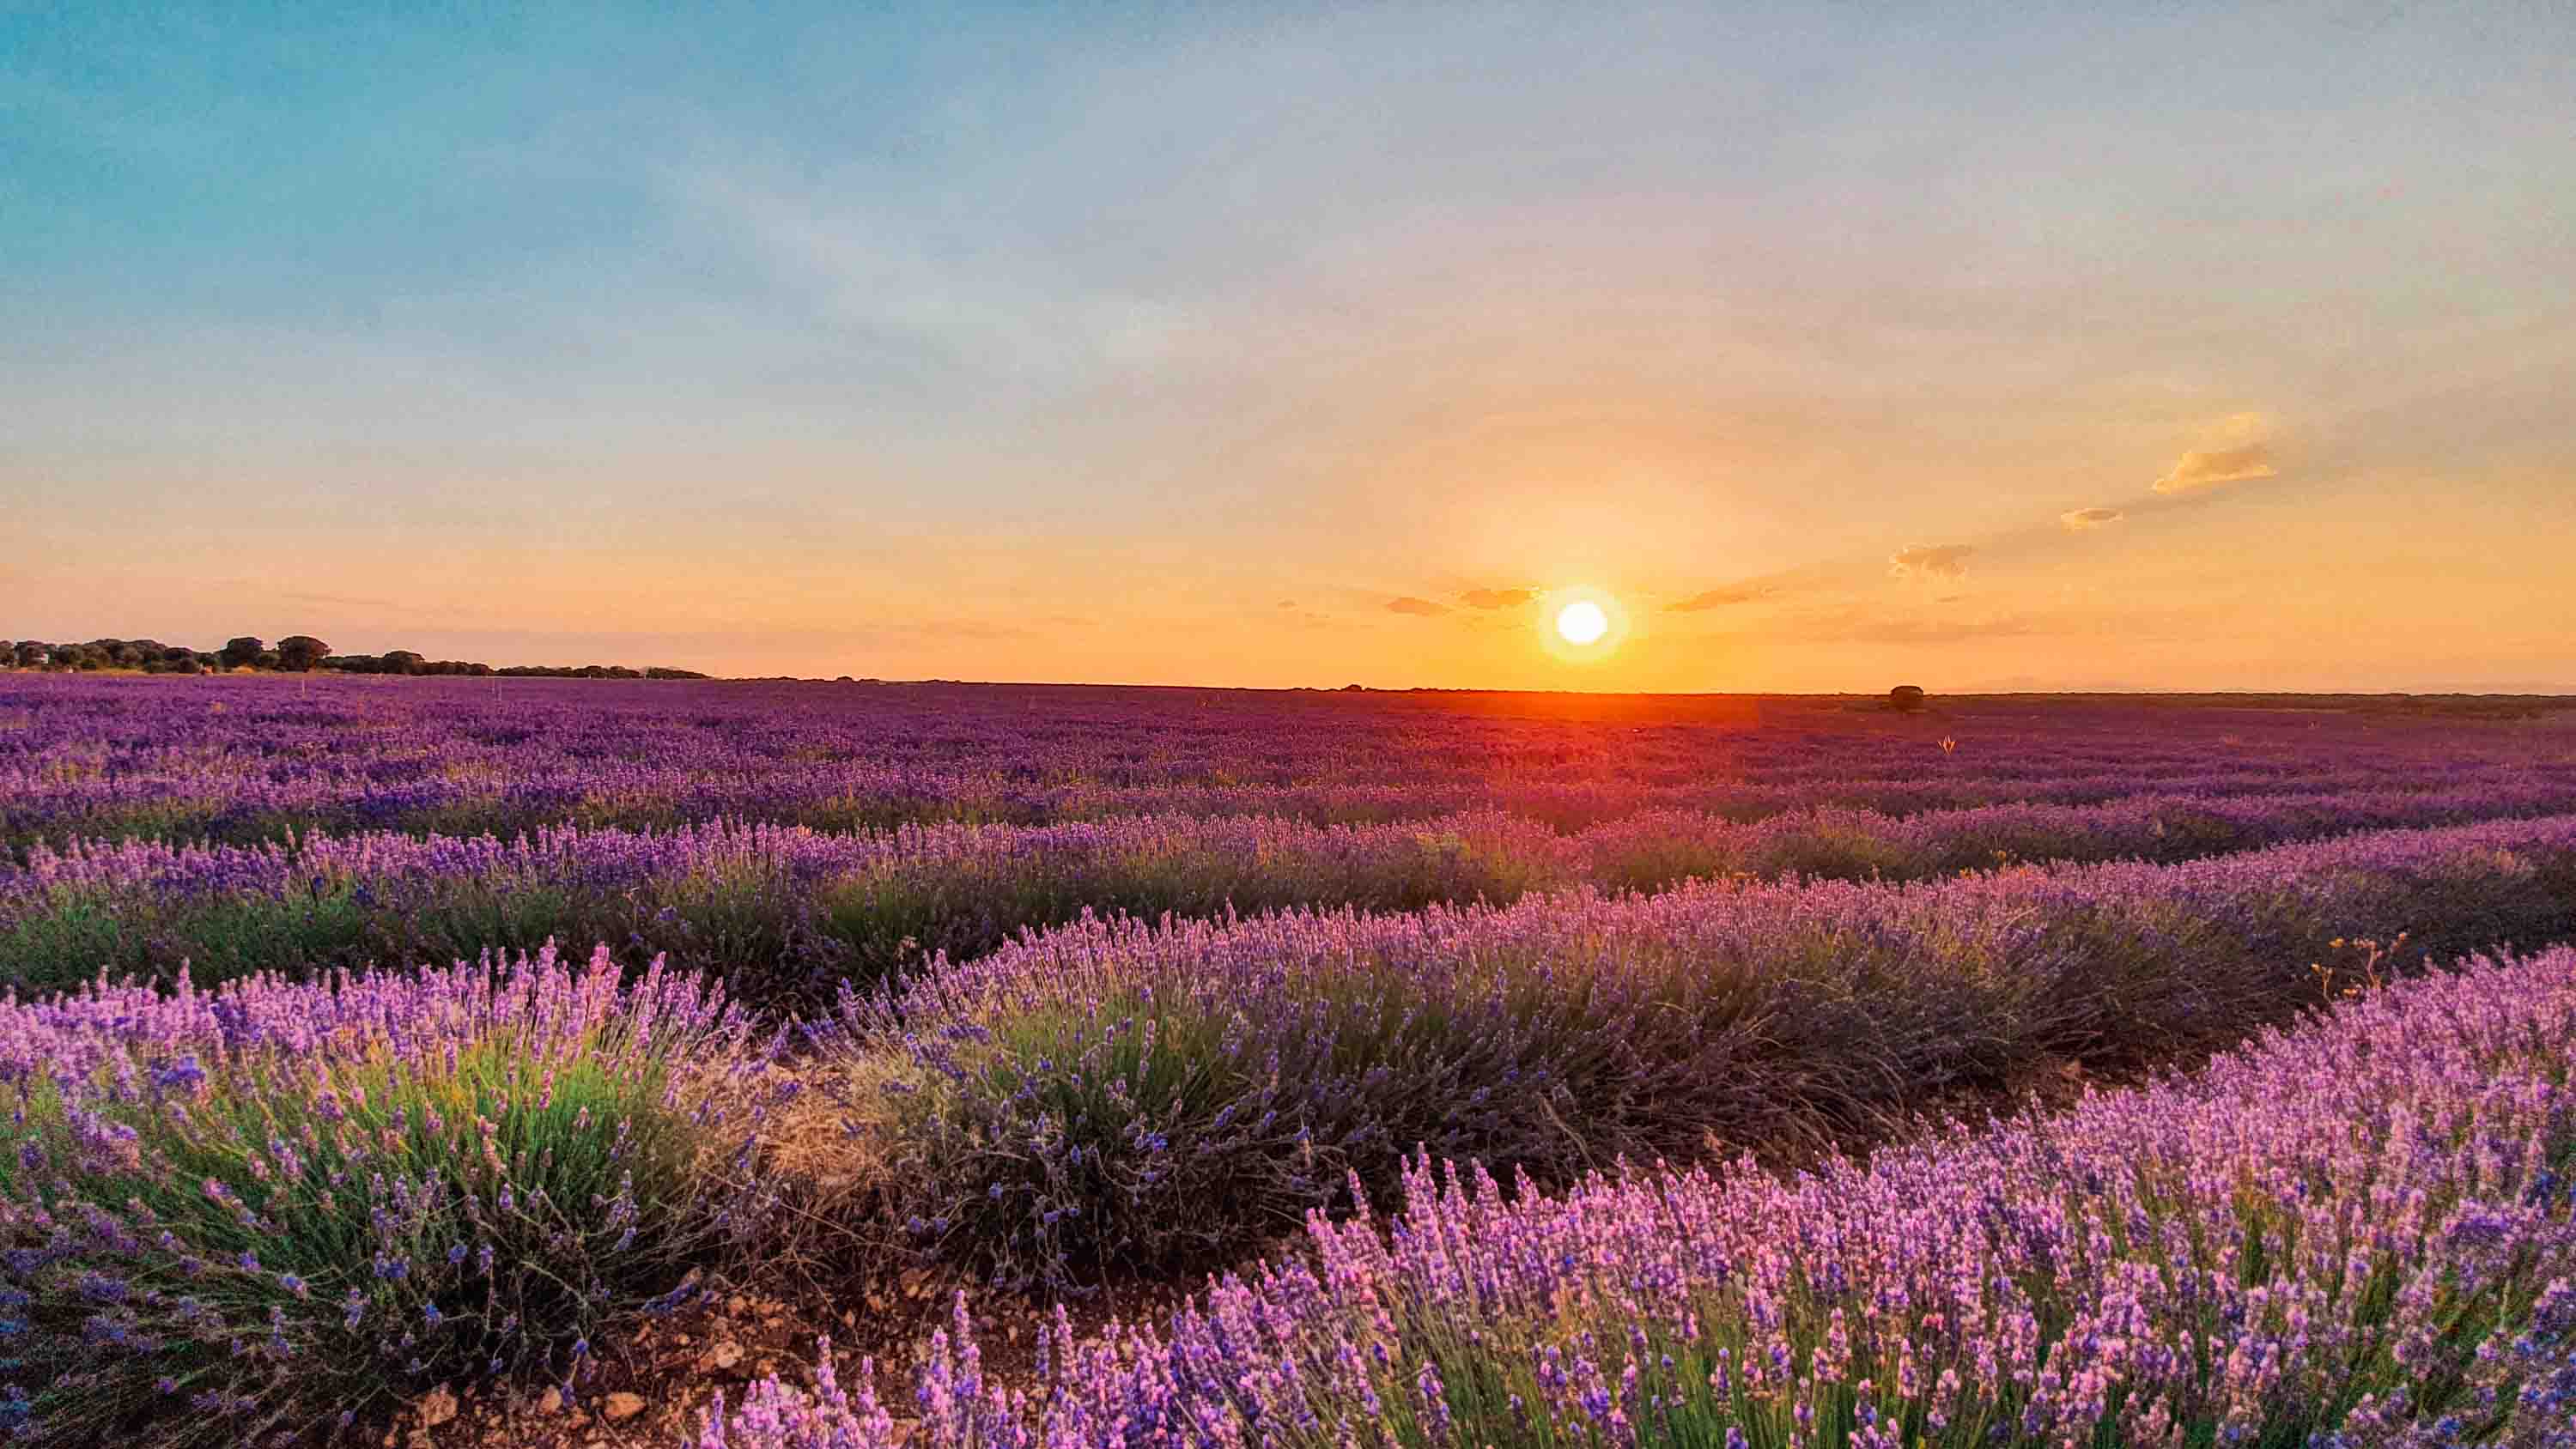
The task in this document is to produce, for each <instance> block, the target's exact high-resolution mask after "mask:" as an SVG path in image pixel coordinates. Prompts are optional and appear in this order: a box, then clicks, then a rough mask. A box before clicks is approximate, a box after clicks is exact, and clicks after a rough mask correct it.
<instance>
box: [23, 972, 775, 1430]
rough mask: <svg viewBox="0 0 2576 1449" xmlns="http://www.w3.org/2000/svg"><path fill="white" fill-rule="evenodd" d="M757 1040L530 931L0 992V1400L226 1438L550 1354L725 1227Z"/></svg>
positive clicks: (673, 1272)
mask: <svg viewBox="0 0 2576 1449" xmlns="http://www.w3.org/2000/svg"><path fill="white" fill-rule="evenodd" d="M775 1045H776V1043H775V1041H774V1040H771V1039H764V1038H761V1037H759V1036H757V1035H756V1033H755V1028H754V1026H753V1023H752V1022H751V1020H750V1019H749V1018H748V1017H746V1016H745V1015H744V1014H743V1013H742V1012H741V1011H740V1010H739V1009H737V1008H735V1007H733V1006H731V1005H729V1004H728V1003H727V1002H726V1000H725V998H724V995H723V993H722V991H721V990H720V989H718V988H716V987H714V986H711V985H709V984H707V983H705V982H702V981H701V980H699V979H697V978H694V977H688V976H681V975H674V974H668V973H666V972H664V971H663V970H661V969H660V968H659V967H658V966H657V967H655V968H653V969H650V970H647V971H646V972H645V973H644V974H643V975H642V976H641V978H640V979H638V980H636V981H635V982H633V983H632V984H630V985H624V986H621V985H620V983H619V972H618V968H617V966H616V964H615V963H614V962H613V961H612V960H610V959H609V958H608V957H607V956H606V955H605V954H604V953H602V954H600V955H597V956H594V957H593V958H592V959H591V960H590V961H589V962H588V963H587V964H586V965H570V964H567V963H565V962H562V961H560V960H558V959H557V957H556V956H555V954H554V952H553V951H552V950H551V949H548V950H545V951H542V952H540V953H538V954H536V955H535V956H533V957H521V958H519V959H517V960H515V961H506V962H505V961H502V960H499V959H494V958H486V959H485V960H483V961H482V962H481V963H480V964H477V965H470V966H469V965H462V964H460V965H458V966H456V967H454V968H452V969H448V970H440V971H432V972H429V973H426V974H424V975H421V976H418V977H410V976H392V975H369V976H358V977H352V976H340V977H337V978H335V979H332V980H330V981H326V982H320V983H313V984H305V985H298V984H292V983H288V982H284V981H281V980H277V979H275V978H264V977H259V978H251V979H249V980H244V981H239V982H235V983H232V984H230V985H228V986H225V987H223V988H222V989H220V990H216V991H212V992H206V991H198V990H195V989H192V988H190V987H188V986H187V985H185V983H183V984H182V987H181V989H180V990H179V991H178V992H177V993H176V994H174V995H165V994H162V993H158V992H155V991H154V990H152V989H150V988H148V987H136V986H107V985H101V986H96V987H93V988H90V989H88V990H84V991H82V992H80V993H78V994H75V995H72V996H68V997H60V998H55V999H51V1000H46V1001H40V1002H32V1003H26V1002H18V1001H16V1000H14V999H12V1000H10V1001H8V1002H6V1003H5V1004H0V1083H5V1084H6V1089H7V1091H8V1092H9V1094H10V1095H11V1097H12V1098H13V1099H14V1107H13V1110H12V1112H11V1114H10V1117H9V1120H8V1126H7V1128H6V1136H7V1138H8V1139H9V1140H8V1141H7V1143H6V1150H5V1151H0V1244H5V1247H0V1297H5V1301H6V1317H5V1321H0V1333H5V1335H6V1352H7V1354H8V1356H9V1366H8V1369H7V1370H6V1378H7V1381H8V1389H7V1394H8V1407H7V1408H5V1409H0V1413H7V1414H10V1415H12V1416H14V1419H15V1421H16V1422H15V1425H14V1427H15V1428H16V1429H17V1431H18V1432H20V1433H22V1434H26V1435H31V1436H32V1437H34V1438H35V1439H37V1440H38V1441H39V1442H45V1443H60V1444H94V1443H102V1442H107V1441H108V1440H109V1439H111V1438H114V1439H120V1440H132V1441H134V1442H139V1443H146V1444H174V1445H175V1444H196V1443H223V1444H247V1443H254V1442H266V1441H268V1440H269V1439H271V1438H280V1439H283V1438H286V1437H292V1436H294V1435H296V1434H299V1433H304V1432H307V1431H311V1430H315V1429H320V1428H327V1427H328V1426H329V1425H331V1424H334V1423H339V1424H346V1423H348V1422H350V1421H351V1420H352V1419H353V1418H354V1417H356V1416H360V1415H367V1414H370V1413H372V1412H375V1411H378V1410H381V1409H382V1408H383V1407H385V1406H386V1405H387V1404H388V1403H389V1402H390V1401H391V1400H392V1399H393V1398H394V1397H395V1396H397V1395H401V1394H405V1393H410V1392H417V1391H419V1390H422V1389H425V1388H427V1387H428V1386H430V1385H432V1384H435V1383H439V1382H443V1381H449V1380H454V1379H462V1378H471V1377H480V1376H485V1375H495V1374H506V1373H514V1372H515V1373H542V1374H550V1375H563V1376H569V1375H571V1374H572V1373H573V1372H574V1371H575V1370H576V1369H577V1367H578V1365H579V1363H580V1361H581V1358H582V1356H583V1355H584V1354H585V1353H586V1352H587V1339H588V1336H589V1335H591V1334H594V1333H597V1332H599V1331H600V1330H601V1329H602V1327H603V1326H605V1325H609V1324H611V1323H614V1322H616V1321H618V1320H620V1319H624V1318H629V1317H632V1316H633V1315H636V1314H638V1313H643V1312H651V1311H656V1310H666V1309H667V1308H669V1307H671V1306H674V1305H675V1304H676V1303H677V1302H678V1301H680V1299H682V1298H684V1297H685V1296H686V1295H687V1294H688V1293H689V1292H690V1291H691V1288H692V1284H693V1281H695V1280H697V1279H698V1277H699V1275H700V1273H701V1272H703V1271H704V1270H705V1269H708V1268H720V1267H722V1266H723V1265H724V1263H725V1262H726V1261H727V1260H728V1257H729V1255H730V1254H732V1253H733V1252H735V1251H738V1250H739V1249H740V1248H741V1247H743V1246H744V1245H746V1244H747V1243H748V1242H750V1241H751V1239H752V1237H753V1235H754V1234H755V1233H756V1232H757V1231H758V1229H759V1227H760V1225H761V1222H762V1218H763V1215H764V1213H765V1212H766V1211H767V1206H768V1203H769V1201H770V1194H769V1190H768V1187H767V1185H766V1184H765V1182H764V1181H763V1177H762V1172H761V1168H760V1164H759V1163H758V1161H757V1160H756V1155H755V1151H754V1147H755V1141H756V1132H757V1128H758V1125H759V1122H760V1120H761V1118H762V1116H763V1114H764V1113H765V1112H766V1110H767V1106H768V1101H769V1096H770V1094H771V1092H772V1090H773V1089H772V1088H771V1087H770V1085H769V1082H770V1077H769V1073H768V1066H769V1063H770V1060H771V1058H772V1056H773V1055H774V1051H775Z"/></svg>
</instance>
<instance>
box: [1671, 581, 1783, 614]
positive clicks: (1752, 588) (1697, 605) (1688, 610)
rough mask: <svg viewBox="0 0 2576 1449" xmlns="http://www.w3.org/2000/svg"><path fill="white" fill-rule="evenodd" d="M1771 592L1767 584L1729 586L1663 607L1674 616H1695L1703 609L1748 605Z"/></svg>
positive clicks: (1766, 596)
mask: <svg viewBox="0 0 2576 1449" xmlns="http://www.w3.org/2000/svg"><path fill="white" fill-rule="evenodd" d="M1771 592H1772V590H1771V588H1770V586H1769V585H1767V584H1729V585H1727V586H1726V587H1724V588H1718V589H1710V590H1708V591H1707V592H1705V593H1698V594H1693V595H1691V596H1690V597H1689V598H1687V599H1678V600H1675V601H1674V602H1672V603H1669V604H1666V605H1664V607H1665V609H1667V610H1669V611H1670V612H1672V613H1676V614H1696V613H1699V612H1701V611H1702V610H1705V609H1723V608H1726V607H1727V606H1729V605H1731V604H1749V603H1752V602H1753V601H1754V600H1756V599H1763V598H1768V597H1770V595H1771Z"/></svg>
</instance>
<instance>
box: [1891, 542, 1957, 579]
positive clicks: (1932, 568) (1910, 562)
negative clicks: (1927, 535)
mask: <svg viewBox="0 0 2576 1449" xmlns="http://www.w3.org/2000/svg"><path fill="white" fill-rule="evenodd" d="M1976 551H1977V550H1976V546H1975V545H1973V544H1965V543H1916V544H1908V545H1907V546H1906V547H1904V548H1900V549H1898V550H1897V551H1896V552H1894V553H1892V554H1889V555H1888V556H1887V572H1888V574H1889V575H1890V576H1891V577H1894V578H1900V579H1955V578H1958V577H1960V576H1961V575H1963V574H1965V573H1967V571H1968V556H1969V555H1971V554H1973V553H1975V552H1976Z"/></svg>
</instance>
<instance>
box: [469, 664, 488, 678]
mask: <svg viewBox="0 0 2576 1449" xmlns="http://www.w3.org/2000/svg"><path fill="white" fill-rule="evenodd" d="M465 672H466V673H468V674H471V675H473V676H474V677H475V678H477V679H489V678H491V677H492V666H491V665H489V664H484V663H481V662H480V661H477V662H476V663H473V664H468V665H466V666H465Z"/></svg>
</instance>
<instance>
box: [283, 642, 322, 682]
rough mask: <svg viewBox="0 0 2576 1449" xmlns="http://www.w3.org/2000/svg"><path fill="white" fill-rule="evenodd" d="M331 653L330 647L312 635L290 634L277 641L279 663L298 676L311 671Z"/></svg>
mask: <svg viewBox="0 0 2576 1449" xmlns="http://www.w3.org/2000/svg"><path fill="white" fill-rule="evenodd" d="M330 652H331V646H330V645H328V644H325V643H323V642H322V641H321V640H319V639H316V638H314V637H313V636H312V635H310V634H289V635H287V636H286V637H285V638H283V639H280V640H278V641H277V659H278V663H279V664H280V665H282V666H283V667H285V668H286V669H288V670H290V671H292V672H294V673H297V674H302V673H304V672H305V671H307V670H309V669H311V668H312V667H313V666H314V665H316V664H318V663H320V662H321V661H322V656H323V655H325V654H328V653H330Z"/></svg>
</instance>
